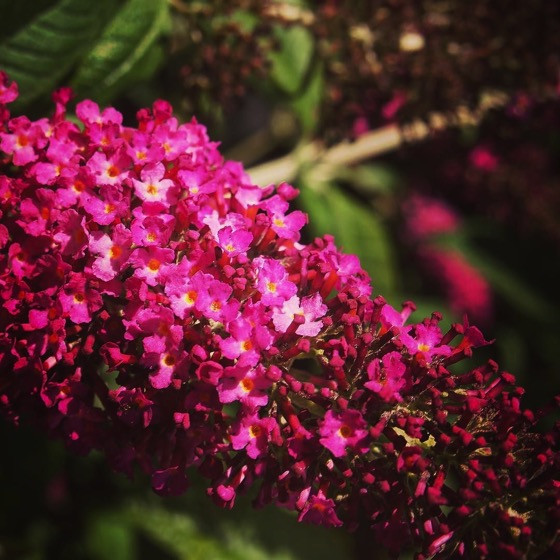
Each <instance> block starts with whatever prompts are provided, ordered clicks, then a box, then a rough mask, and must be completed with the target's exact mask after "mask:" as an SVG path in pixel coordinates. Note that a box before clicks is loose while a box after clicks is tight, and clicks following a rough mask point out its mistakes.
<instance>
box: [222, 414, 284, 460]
mask: <svg viewBox="0 0 560 560" xmlns="http://www.w3.org/2000/svg"><path fill="white" fill-rule="evenodd" d="M278 430H279V428H278V424H277V423H276V420H275V419H274V418H259V417H258V416H257V415H256V414H251V415H248V414H244V415H243V416H242V418H241V421H237V422H236V423H235V424H234V425H233V428H232V433H231V435H230V438H231V444H232V447H233V449H235V450H236V451H238V450H240V449H245V451H246V453H247V455H248V456H249V457H251V459H256V458H257V457H260V456H262V455H264V454H266V452H267V450H268V446H269V442H270V441H272V440H275V439H276V438H277V437H278Z"/></svg>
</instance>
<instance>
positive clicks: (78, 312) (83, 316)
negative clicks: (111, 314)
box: [58, 272, 103, 324]
mask: <svg viewBox="0 0 560 560" xmlns="http://www.w3.org/2000/svg"><path fill="white" fill-rule="evenodd" d="M58 298H59V301H60V304H61V306H62V310H63V311H64V313H66V314H67V315H68V317H69V318H70V320H71V321H72V322H74V323H76V324H80V323H89V322H91V319H92V314H93V313H95V312H96V311H98V310H99V309H101V307H102V305H103V300H102V298H101V295H100V294H99V292H98V291H96V290H94V289H92V288H90V287H89V286H88V283H87V280H86V278H85V276H84V275H83V274H79V273H74V272H71V273H70V279H69V281H68V282H67V283H66V284H65V286H64V290H63V291H61V292H60V293H59V296H58Z"/></svg>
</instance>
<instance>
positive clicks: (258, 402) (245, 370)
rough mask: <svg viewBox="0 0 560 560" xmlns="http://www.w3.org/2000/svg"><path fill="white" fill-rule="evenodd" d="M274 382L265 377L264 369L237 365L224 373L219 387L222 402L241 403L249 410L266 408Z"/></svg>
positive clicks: (228, 368) (226, 369)
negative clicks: (269, 390)
mask: <svg viewBox="0 0 560 560" xmlns="http://www.w3.org/2000/svg"><path fill="white" fill-rule="evenodd" d="M271 385H272V381H271V380H270V379H268V378H267V377H265V375H264V371H263V367H262V366H257V367H256V368H252V367H250V366H244V367H241V366H239V365H235V366H233V367H227V368H225V370H224V371H223V374H222V377H221V380H220V383H219V385H218V396H219V399H220V402H223V403H231V402H240V403H242V404H243V405H244V406H245V407H246V408H247V409H248V410H255V409H256V408H258V407H261V406H265V405H266V403H267V402H268V389H269V388H270V386H271Z"/></svg>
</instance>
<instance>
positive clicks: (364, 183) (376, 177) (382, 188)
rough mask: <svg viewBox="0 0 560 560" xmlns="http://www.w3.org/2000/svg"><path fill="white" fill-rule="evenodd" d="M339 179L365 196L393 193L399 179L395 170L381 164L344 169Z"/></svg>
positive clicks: (368, 164) (367, 164)
mask: <svg viewBox="0 0 560 560" xmlns="http://www.w3.org/2000/svg"><path fill="white" fill-rule="evenodd" d="M340 178H341V179H343V180H345V181H347V182H349V183H350V184H351V185H352V186H354V187H356V188H357V189H359V190H360V191H361V192H364V193H366V194H389V193H394V192H395V190H396V189H397V187H398V185H399V177H398V175H397V173H396V172H395V170H394V169H393V168H392V167H390V166H388V165H384V164H382V163H365V164H363V165H356V166H354V167H345V168H344V173H343V174H341V175H340Z"/></svg>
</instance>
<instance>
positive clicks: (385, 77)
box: [0, 0, 560, 560]
mask: <svg viewBox="0 0 560 560" xmlns="http://www.w3.org/2000/svg"><path fill="white" fill-rule="evenodd" d="M0 14H2V16H1V17H0V68H1V69H2V70H4V71H5V72H7V74H8V75H9V76H10V78H11V79H13V80H16V81H17V82H18V84H19V90H20V97H19V99H18V101H17V102H16V103H15V104H14V106H13V108H12V114H14V115H16V114H27V115H29V116H30V117H34V118H38V117H40V116H44V115H46V114H48V113H49V112H50V111H51V107H52V104H51V101H50V95H51V92H52V90H53V89H55V88H57V87H61V86H70V87H72V89H73V90H74V92H75V95H76V97H75V99H76V100H80V99H83V98H91V99H93V100H95V101H97V102H98V103H99V104H100V105H102V106H104V105H107V104H111V105H113V106H115V107H116V108H117V109H119V110H120V111H121V112H122V113H123V114H124V117H125V123H126V124H129V125H134V123H135V120H134V117H135V113H136V111H137V110H138V109H139V108H142V107H145V106H149V105H150V104H151V103H152V102H153V101H154V100H155V99H158V98H163V99H167V100H169V101H170V102H171V103H172V104H173V106H174V109H175V112H176V115H177V117H178V118H179V119H180V120H182V121H183V120H188V119H190V118H191V117H192V116H193V115H195V116H196V118H197V119H198V120H199V121H200V122H202V123H203V124H205V125H206V126H208V128H209V133H210V136H211V138H213V139H214V140H219V141H220V142H221V144H222V150H223V153H224V154H225V155H226V157H228V158H231V159H236V160H239V161H242V162H243V163H244V164H245V165H246V167H247V168H248V170H249V173H250V175H251V177H253V179H254V181H255V182H256V183H258V184H263V185H264V184H268V183H271V182H274V183H279V182H282V181H288V182H291V183H292V184H294V185H295V186H296V187H298V188H299V189H300V190H301V196H300V198H299V199H298V201H297V204H298V205H299V207H300V208H302V209H303V210H305V211H306V212H308V213H309V215H310V223H309V226H308V227H307V229H306V231H305V235H306V236H307V238H308V239H311V238H312V237H313V236H315V235H322V234H325V233H330V234H333V235H334V236H335V238H336V239H337V243H338V244H339V245H340V246H341V247H342V248H343V249H344V250H345V251H346V252H348V253H355V254H357V255H359V257H360V259H361V261H362V263H363V266H364V268H366V269H367V270H368V271H369V273H370V274H371V277H372V281H373V285H374V289H375V292H376V293H381V294H382V295H384V296H385V297H386V299H387V300H388V301H389V302H390V303H391V304H393V305H394V306H395V307H398V306H399V305H400V303H401V302H402V301H404V300H413V301H414V302H415V303H416V304H417V307H418V310H417V312H416V316H417V318H418V319H420V318H421V317H423V316H428V315H429V314H430V313H431V311H433V310H438V311H441V312H442V313H443V314H444V318H445V321H446V322H447V323H451V322H461V321H462V320H463V315H464V313H467V314H468V315H469V317H470V319H471V322H472V323H475V324H477V325H480V326H481V327H482V328H483V330H484V332H485V334H486V336H487V338H495V339H496V341H495V343H494V344H493V345H492V346H491V347H490V348H488V349H484V350H483V351H481V352H480V353H479V355H477V357H476V358H475V359H476V360H479V361H482V360H484V359H486V358H488V357H492V358H495V359H496V360H497V361H498V362H499V363H500V365H501V366H502V367H503V368H504V369H507V370H508V371H510V372H512V373H514V374H515V375H516V376H517V378H518V381H519V383H520V384H522V385H523V386H524V387H525V388H526V390H527V395H526V401H525V404H526V405H528V406H529V407H538V406H540V405H542V404H543V403H544V402H545V401H546V400H547V399H548V398H549V397H550V396H551V394H553V393H557V392H558V390H559V388H560V371H559V366H558V363H559V362H558V358H557V355H556V345H557V344H558V341H559V340H560V326H559V321H558V320H557V317H558V311H559V308H560V293H559V290H558V285H559V284H560V266H559V265H558V263H559V257H560V157H559V154H560V132H559V131H560V126H559V125H560V100H559V97H558V96H559V93H560V5H559V4H558V3H556V2H550V1H546V0H535V1H533V2H531V3H528V2H522V1H520V0H508V1H506V0H493V1H487V0H474V1H473V2H461V1H460V0H422V1H420V2H416V1H412V0H383V1H381V0H380V1H370V0H364V1H359V0H357V1H355V2H344V1H337V0H317V1H315V2H312V1H304V0H293V1H287V0H286V1H274V0H217V1H187V0H183V1H182V0H98V1H96V2H83V1H82V0H21V1H19V2H13V1H10V0H0ZM1 432H2V443H3V450H2V455H1V459H0V475H1V477H2V480H3V481H4V484H2V485H1V486H0V499H1V504H2V508H1V513H0V558H6V559H26V560H47V559H49V560H50V559H61V560H63V559H66V558H72V559H75V560H79V559H88V560H89V559H91V560H105V559H111V560H132V559H136V558H139V559H148V558H158V559H160V558H161V559H164V560H165V559H167V558H169V559H170V560H171V559H188V560H196V559H198V558H200V559H202V558H204V559H216V560H218V559H220V560H221V559H224V560H229V559H238V558H239V559H249V560H251V559H255V560H257V559H260V558H263V559H264V558H271V559H277V560H292V559H293V560H296V559H303V558H305V559H307V560H313V559H315V558H317V559H319V558H321V559H324V558H335V557H336V558H339V559H344V558H379V557H380V553H378V551H377V549H376V548H375V545H374V544H373V543H371V542H370V541H369V540H368V538H367V536H365V537H363V536H361V535H348V534H346V533H345V532H343V531H336V530H332V529H331V530H328V531H327V530H324V529H321V528H316V527H307V526H305V527H304V526H301V525H298V524H297V522H296V520H295V518H294V517H293V516H291V515H288V514H286V513H285V512H283V511H278V510H272V509H270V510H269V509H266V510H264V511H257V512H255V511H253V510H252V509H251V506H250V497H248V498H247V499H246V500H241V501H240V503H239V504H236V507H235V511H234V513H231V512H227V511H225V512H224V511H222V510H219V509H218V508H217V507H215V506H214V505H213V504H212V503H211V501H210V500H208V499H207V498H206V497H205V495H204V489H203V486H202V484H200V483H197V482H196V480H194V481H193V488H192V489H191V491H190V492H188V493H187V495H186V496H185V497H184V498H175V499H161V498H157V497H156V496H154V495H152V494H151V492H150V491H149V490H147V488H148V487H149V485H148V484H145V483H144V482H145V481H143V480H142V477H141V476H139V477H138V479H137V480H134V481H128V480H125V479H121V478H120V477H115V476H114V475H113V474H112V473H110V472H109V471H108V470H107V468H106V467H105V465H104V463H103V461H102V460H101V458H100V457H96V456H90V457H87V458H83V457H73V456H70V455H68V454H67V453H66V452H65V451H64V449H63V447H62V446H61V445H60V444H59V443H52V442H48V441H45V440H44V439H43V438H42V436H41V435H40V434H36V433H33V432H30V431H28V430H26V429H25V428H20V429H18V430H15V429H14V428H12V427H10V426H7V425H4V424H2V425H1Z"/></svg>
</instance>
